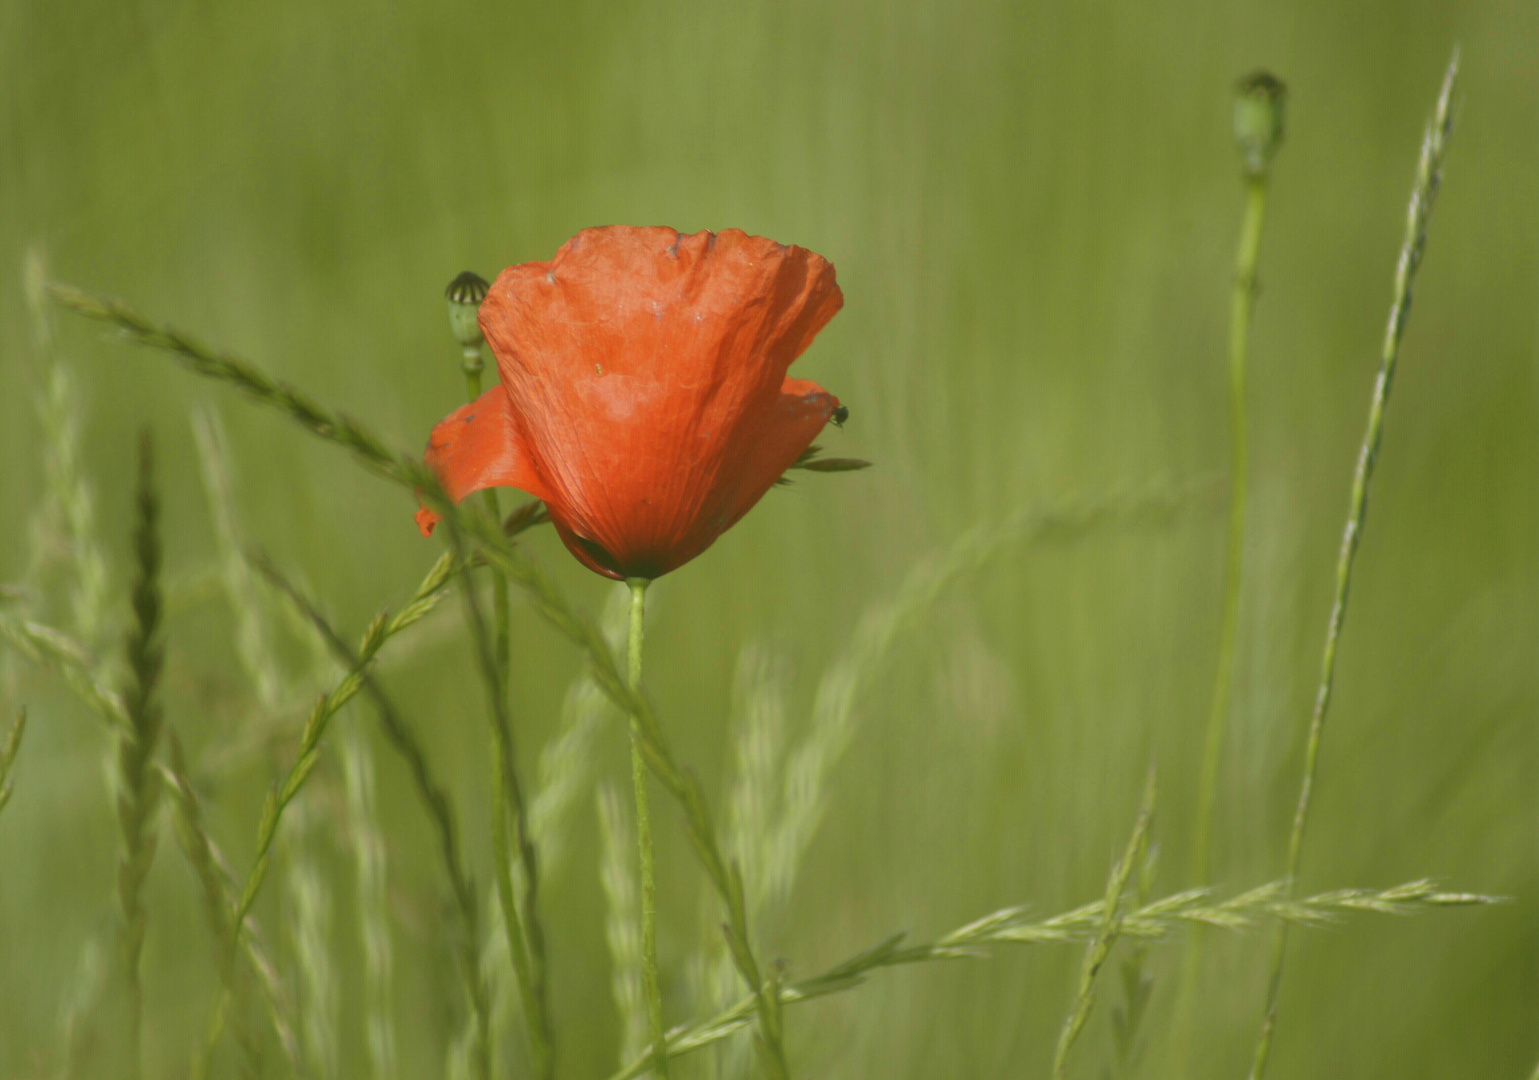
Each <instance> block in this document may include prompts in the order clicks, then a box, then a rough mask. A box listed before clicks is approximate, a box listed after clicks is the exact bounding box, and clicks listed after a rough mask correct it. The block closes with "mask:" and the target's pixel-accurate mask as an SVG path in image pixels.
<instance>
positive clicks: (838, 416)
mask: <svg viewBox="0 0 1539 1080" xmlns="http://www.w3.org/2000/svg"><path fill="white" fill-rule="evenodd" d="M849 418H850V410H849V407H848V406H846V405H841V406H839V407H838V408H837V409H835V410H834V415H833V421H834V427H839V428H842V427H843V426H844V422H845V421H846V420H848V419H849Z"/></svg>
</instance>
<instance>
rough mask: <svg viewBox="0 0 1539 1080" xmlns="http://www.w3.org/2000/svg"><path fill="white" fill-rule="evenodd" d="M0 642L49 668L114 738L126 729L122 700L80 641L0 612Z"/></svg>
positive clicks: (60, 632) (63, 633) (126, 710)
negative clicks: (57, 673) (105, 725)
mask: <svg viewBox="0 0 1539 1080" xmlns="http://www.w3.org/2000/svg"><path fill="white" fill-rule="evenodd" d="M0 640H4V641H5V642H6V643H7V644H9V645H10V646H11V647H12V648H13V649H15V650H16V651H17V652H19V653H21V654H22V655H23V656H25V657H26V658H27V659H29V660H31V661H32V662H33V663H35V664H40V665H44V666H47V667H52V668H54V669H55V670H57V671H58V672H59V674H61V675H63V676H64V681H65V682H66V683H67V684H68V685H69V687H70V689H71V690H72V691H74V693H75V695H76V696H77V697H78V698H80V700H81V701H82V702H83V703H84V704H85V705H86V707H87V708H89V709H90V710H91V712H92V714H93V715H95V716H96V717H97V718H98V719H100V720H102V721H104V722H105V723H106V724H107V726H108V728H109V729H111V730H112V731H113V732H114V734H116V733H117V732H119V731H121V730H123V729H125V728H126V727H127V725H128V722H129V721H128V709H127V706H126V705H125V704H124V702H123V697H122V695H120V694H119V693H118V692H117V691H115V690H113V689H112V688H111V687H110V686H108V685H107V683H106V681H105V680H104V678H103V675H102V671H103V664H102V662H101V661H100V660H98V659H97V657H96V655H95V654H94V653H92V651H91V649H90V648H89V647H88V646H87V645H86V644H85V643H84V642H82V641H80V640H79V639H77V638H74V637H72V636H70V635H69V634H67V633H65V632H64V631H63V630H59V629H57V628H55V627H52V626H48V625H46V624H44V623H40V622H36V621H35V620H32V619H28V618H25V617H20V616H17V615H13V614H11V613H10V612H7V611H4V610H3V609H0Z"/></svg>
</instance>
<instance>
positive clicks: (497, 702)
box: [448, 515, 555, 1078]
mask: <svg viewBox="0 0 1539 1080" xmlns="http://www.w3.org/2000/svg"><path fill="white" fill-rule="evenodd" d="M488 524H489V526H490V527H491V528H492V529H493V530H494V531H496V532H497V534H498V535H505V534H504V533H503V532H502V530H501V528H500V527H499V525H498V522H497V519H496V518H495V517H493V518H491V519H489V520H488ZM448 527H449V535H450V539H451V542H452V543H453V546H454V551H455V553H456V555H457V557H458V559H459V560H460V561H461V562H465V561H468V558H469V550H468V548H467V547H466V543H465V537H464V534H463V532H462V531H461V523H460V518H459V517H458V516H457V515H456V516H455V517H454V518H453V519H451V520H450V521H449V522H448ZM493 570H494V572H495V573H496V575H497V580H498V581H499V583H502V582H504V581H505V579H504V578H503V577H502V574H501V572H500V571H498V570H497V569H496V567H495V564H494V565H493ZM460 588H461V593H462V595H463V597H464V601H465V611H466V616H467V621H468V622H469V623H470V629H471V635H472V637H473V638H474V639H475V644H476V659H477V661H478V667H479V668H480V671H481V674H482V677H483V679H484V681H485V683H486V692H487V699H488V704H489V708H488V710H487V717H488V719H489V720H490V722H491V726H492V740H493V742H494V744H495V747H494V749H495V753H496V762H495V767H496V770H497V773H496V777H495V782H494V785H493V786H494V789H495V791H496V796H495V805H494V807H493V814H492V842H493V847H494V848H495V851H494V852H493V855H494V863H495V865H496V874H497V896H498V901H499V903H500V905H501V907H502V915H503V920H504V922H505V923H506V925H507V935H508V951H509V953H510V955H511V957H512V961H513V973H514V976H515V977H516V978H517V979H518V986H519V995H520V998H521V999H522V1001H523V1005H524V1019H525V1022H526V1025H527V1027H528V1030H529V1045H530V1049H531V1053H532V1056H533V1058H534V1066H535V1071H536V1074H537V1075H539V1076H541V1077H546V1078H548V1077H551V1076H553V1075H554V1070H555V1053H554V1051H555V1029H554V1025H553V1024H552V1021H551V1015H550V1002H549V991H548V990H547V987H546V963H545V937H544V931H543V929H542V928H541V926H540V922H539V914H538V907H537V904H538V898H539V882H540V876H539V861H538V858H537V856H536V852H535V849H534V842H533V841H532V840H531V839H530V836H529V813H528V806H527V804H526V802H525V800H524V792H523V786H522V785H521V784H520V782H519V777H518V756H517V747H516V744H515V742H514V737H513V724H512V721H511V720H510V719H509V716H508V704H507V696H506V686H505V684H504V682H503V678H502V674H501V672H502V670H504V668H503V666H502V665H500V664H499V661H498V657H497V653H496V646H495V644H494V642H493V639H492V636H491V634H490V633H489V632H488V630H487V627H486V619H485V616H484V614H483V613H482V611H481V604H480V601H479V600H478V599H477V597H476V591H475V585H474V582H472V580H471V578H470V575H468V574H462V575H461V576H460ZM503 592H504V593H506V587H505V585H504V588H503ZM509 814H511V815H512V817H513V827H514V835H513V837H512V841H513V846H515V847H516V848H517V851H518V860H519V869H520V870H521V871H522V880H523V884H524V895H523V903H522V905H520V903H519V897H518V895H517V894H516V892H515V891H514V887H513V864H512V862H511V861H510V859H509V856H508V849H509V846H510V844H509V837H508V835H507V821H508V815H509Z"/></svg>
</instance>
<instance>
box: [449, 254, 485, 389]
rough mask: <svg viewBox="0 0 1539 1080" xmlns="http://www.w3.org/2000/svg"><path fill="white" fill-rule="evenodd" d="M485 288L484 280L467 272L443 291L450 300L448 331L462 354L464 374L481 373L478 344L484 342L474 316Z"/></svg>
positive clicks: (479, 326) (483, 296)
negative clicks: (458, 344) (457, 343)
mask: <svg viewBox="0 0 1539 1080" xmlns="http://www.w3.org/2000/svg"><path fill="white" fill-rule="evenodd" d="M488 288H490V286H489V285H487V283H486V279H485V278H483V277H482V276H481V275H480V274H477V273H476V272H475V271H473V270H466V271H465V272H464V273H463V274H461V275H460V276H459V277H457V278H455V279H454V280H453V281H451V282H449V287H448V288H447V289H445V290H444V298H445V299H446V300H448V301H449V330H450V332H451V333H453V334H454V340H455V341H458V342H459V343H460V348H461V349H462V350H463V351H464V356H465V365H464V366H465V370H466V371H480V370H481V363H482V361H481V343H482V342H483V341H485V340H486V339H485V338H484V337H482V336H481V325H480V323H478V322H477V321H476V316H477V314H478V313H479V312H480V310H481V301H482V300H485V299H486V291H487V289H488Z"/></svg>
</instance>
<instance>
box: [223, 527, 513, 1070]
mask: <svg viewBox="0 0 1539 1080" xmlns="http://www.w3.org/2000/svg"><path fill="white" fill-rule="evenodd" d="M253 563H254V565H255V566H256V568H257V570H258V571H259V572H260V573H261V574H262V575H263V576H264V577H266V578H267V580H268V581H270V582H271V583H272V584H273V585H274V586H275V587H277V589H278V590H279V591H280V592H281V593H283V594H284V595H285V596H287V597H288V598H289V600H290V601H292V602H293V604H294V606H295V607H297V608H298V609H299V610H300V612H301V613H302V614H303V615H304V616H305V618H307V619H308V620H309V621H310V623H311V625H313V626H314V627H315V628H316V630H317V631H318V632H319V633H320V635H321V637H322V638H323V639H324V640H325V642H326V645H327V647H328V648H329V649H330V650H331V651H332V653H333V655H335V656H336V657H337V659H338V660H339V661H340V662H341V663H342V665H343V666H344V667H346V668H347V670H348V675H347V676H345V677H344V679H343V681H342V683H340V684H339V685H338V690H340V689H341V688H342V687H343V686H346V685H349V684H352V692H350V693H349V694H348V695H347V696H348V697H351V696H352V693H355V692H356V691H357V690H358V689H359V688H360V687H361V688H362V689H363V690H364V691H365V692H366V693H368V695H369V696H370V698H372V699H373V701H374V704H375V707H376V709H377V710H378V712H379V717H380V723H381V725H382V726H383V728H384V731H385V737H386V738H387V739H388V740H389V741H390V744H391V746H392V747H394V748H395V750H396V751H397V752H398V753H399V754H400V755H401V756H402V757H403V758H404V759H405V761H406V765H407V769H408V771H409V773H410V775H411V778H412V783H413V786H414V787H415V788H416V789H417V795H418V797H419V798H420V799H421V800H422V803H423V805H424V807H426V809H427V811H428V816H429V817H430V818H432V820H433V825H434V829H435V831H436V832H437V834H438V846H439V851H440V854H441V855H442V858H443V862H444V870H445V873H446V875H447V877H448V879H449V887H450V891H451V892H452V893H453V896H454V903H455V907H456V909H457V911H458V914H459V916H460V921H461V923H462V930H463V937H462V940H461V941H460V942H459V943H458V952H459V957H458V959H459V968H460V973H461V977H462V978H463V979H464V981H465V994H466V997H467V998H468V999H469V1000H470V1006H471V1011H472V1013H473V1015H474V1016H475V1018H476V1044H475V1047H474V1048H473V1057H474V1058H475V1062H476V1068H477V1070H478V1075H483V1074H485V1073H486V1072H488V1071H489V1070H490V1061H489V1060H488V1058H487V1055H486V1048H487V1042H488V1038H489V1035H490V1027H491V1001H490V997H489V995H488V990H487V986H486V983H485V981H484V980H483V979H482V978H481V974H480V964H479V958H478V955H477V952H478V949H479V942H480V939H481V932H480V926H481V922H480V914H479V910H478V908H477V906H476V892H475V885H474V884H473V883H472V881H471V880H470V876H469V874H468V873H467V872H466V870H465V867H464V863H463V861H462V858H461V854H460V843H459V826H458V824H457V822H456V820H455V817H454V809H453V806H452V804H451V803H450V802H449V796H448V794H447V793H446V792H445V790H444V787H443V785H442V784H440V783H439V782H438V781H437V780H436V779H435V778H434V777H433V774H432V770H431V768H430V767H429V766H428V760H427V753H426V751H425V750H424V749H423V747H422V741H421V739H419V738H418V737H417V733H416V729H415V728H413V727H412V726H411V725H410V724H409V723H408V722H407V720H406V718H405V717H404V716H403V715H402V714H401V712H400V710H398V709H397V708H396V707H395V703H394V702H393V701H391V699H390V697H389V696H388V695H387V694H386V693H385V692H384V690H383V689H382V688H381V687H380V685H379V683H378V681H377V680H376V679H375V678H374V677H373V675H372V674H371V673H370V671H369V660H370V659H372V658H373V656H374V654H375V653H377V652H378V651H379V646H380V645H382V644H383V643H384V641H385V640H388V638H389V637H390V636H391V633H392V632H394V631H393V629H392V628H394V630H399V629H404V625H410V623H411V622H415V621H416V620H417V619H420V618H422V616H424V615H426V614H427V613H428V612H429V611H431V610H432V609H433V607H435V606H436V605H437V603H438V601H439V600H441V599H442V598H443V590H444V587H445V585H446V584H447V582H448V579H449V578H450V577H451V576H452V575H453V574H454V571H455V568H456V567H457V566H458V565H459V564H458V563H457V562H456V560H455V558H454V553H453V552H446V553H445V554H444V555H443V557H442V558H440V559H439V560H438V562H437V563H435V564H434V566H433V569H432V570H430V571H429V572H428V576H427V577H426V578H424V579H423V581H422V584H421V585H419V586H418V588H417V593H416V595H415V596H414V597H413V599H412V600H411V601H410V602H408V604H407V605H406V606H405V607H404V608H402V609H401V611H400V612H399V613H398V614H397V615H395V616H394V617H393V618H391V617H388V616H387V614H386V613H381V614H380V615H379V616H377V617H376V618H375V620H374V622H373V623H371V624H370V626H369V629H368V631H366V632H365V634H364V645H363V648H362V649H360V650H358V651H356V652H355V651H354V650H353V648H352V646H350V645H349V644H348V643H347V642H346V641H344V640H343V638H342V635H341V634H339V633H337V631H336V629H335V628H334V627H333V626H332V625H331V623H330V621H329V620H328V619H327V618H326V617H325V616H324V615H323V614H321V611H320V609H319V608H318V607H316V605H315V603H314V602H313V601H312V600H311V599H310V598H309V597H308V596H306V595H305V594H304V593H303V592H301V591H300V590H299V589H298V588H297V587H296V586H295V585H294V584H293V583H292V582H290V581H289V580H288V579H287V578H285V577H284V576H283V575H282V574H281V573H279V572H278V570H277V568H276V567H274V566H273V565H272V564H271V563H270V562H268V561H267V560H266V559H263V558H261V557H260V556H257V557H255V558H254V559H253ZM409 616H414V617H411V618H408V617H409ZM403 624H404V625H403ZM376 639H378V640H376ZM335 694H336V691H333V696H335ZM248 888H249V886H248Z"/></svg>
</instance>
